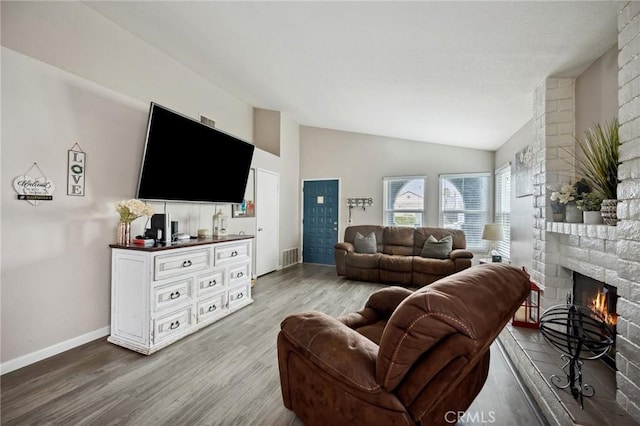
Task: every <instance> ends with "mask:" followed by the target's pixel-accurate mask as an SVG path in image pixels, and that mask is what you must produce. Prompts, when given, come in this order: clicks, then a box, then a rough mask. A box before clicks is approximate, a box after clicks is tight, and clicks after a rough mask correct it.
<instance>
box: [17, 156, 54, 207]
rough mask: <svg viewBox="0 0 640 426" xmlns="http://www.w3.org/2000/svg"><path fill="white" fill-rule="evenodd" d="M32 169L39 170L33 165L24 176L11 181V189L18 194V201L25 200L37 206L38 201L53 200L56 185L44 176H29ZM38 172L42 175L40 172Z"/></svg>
mask: <svg viewBox="0 0 640 426" xmlns="http://www.w3.org/2000/svg"><path fill="white" fill-rule="evenodd" d="M34 167H37V168H38V170H40V168H39V167H38V165H37V164H36V163H34V164H33V167H31V169H29V170H28V171H27V173H26V174H24V175H20V176H17V177H16V178H15V179H14V180H13V189H15V191H16V192H17V193H18V200H26V201H27V202H29V203H31V204H32V205H34V206H37V205H38V203H39V202H40V201H51V200H53V192H54V191H55V190H56V185H55V183H53V181H52V180H51V179H49V178H48V177H46V176H44V174H43V175H42V176H39V177H33V176H30V175H29V173H30V172H31V170H32V169H33V168H34ZM40 172H41V173H42V171H40Z"/></svg>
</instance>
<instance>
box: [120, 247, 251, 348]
mask: <svg viewBox="0 0 640 426" xmlns="http://www.w3.org/2000/svg"><path fill="white" fill-rule="evenodd" d="M252 242H253V236H250V235H228V236H224V237H217V238H214V239H212V238H209V239H198V240H191V241H187V242H180V243H177V244H172V245H170V246H158V247H138V246H119V245H111V246H110V247H111V249H112V251H111V334H110V336H109V338H108V339H107V340H108V341H109V342H111V343H114V344H116V345H120V346H123V347H125V348H129V349H132V350H134V351H137V352H140V353H143V354H146V355H149V354H151V353H153V352H156V351H157V350H159V349H162V348H163V347H165V346H167V345H170V344H171V343H173V342H175V341H177V340H179V339H181V338H183V337H185V336H187V335H189V334H191V333H193V332H195V331H197V330H199V329H201V328H202V327H206V326H207V325H209V324H211V323H213V322H215V321H217V320H219V319H220V318H223V317H225V316H227V315H229V314H231V313H233V312H235V311H237V310H238V309H241V308H243V307H245V306H247V305H249V304H250V303H252V302H253V300H252V299H251V253H252V248H251V247H252Z"/></svg>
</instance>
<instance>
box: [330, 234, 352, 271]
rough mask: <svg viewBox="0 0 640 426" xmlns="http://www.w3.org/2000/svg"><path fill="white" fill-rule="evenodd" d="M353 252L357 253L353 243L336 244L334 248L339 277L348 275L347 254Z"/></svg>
mask: <svg viewBox="0 0 640 426" xmlns="http://www.w3.org/2000/svg"><path fill="white" fill-rule="evenodd" d="M353 252H355V247H354V246H353V244H351V243H346V242H345V243H336V244H335V245H334V246H333V257H334V259H335V263H336V273H337V274H338V276H341V277H342V276H345V275H347V254H348V253H353Z"/></svg>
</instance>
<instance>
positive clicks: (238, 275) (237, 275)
mask: <svg viewBox="0 0 640 426" xmlns="http://www.w3.org/2000/svg"><path fill="white" fill-rule="evenodd" d="M243 275H244V272H242V271H240V272H238V273H237V274H236V278H242V276H243Z"/></svg>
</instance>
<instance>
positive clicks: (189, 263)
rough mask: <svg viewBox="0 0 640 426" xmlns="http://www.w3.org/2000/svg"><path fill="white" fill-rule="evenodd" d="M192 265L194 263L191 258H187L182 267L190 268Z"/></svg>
mask: <svg viewBox="0 0 640 426" xmlns="http://www.w3.org/2000/svg"><path fill="white" fill-rule="evenodd" d="M191 265H192V263H191V261H190V260H185V261H184V262H182V267H183V268H188V267H189V266H191Z"/></svg>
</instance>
